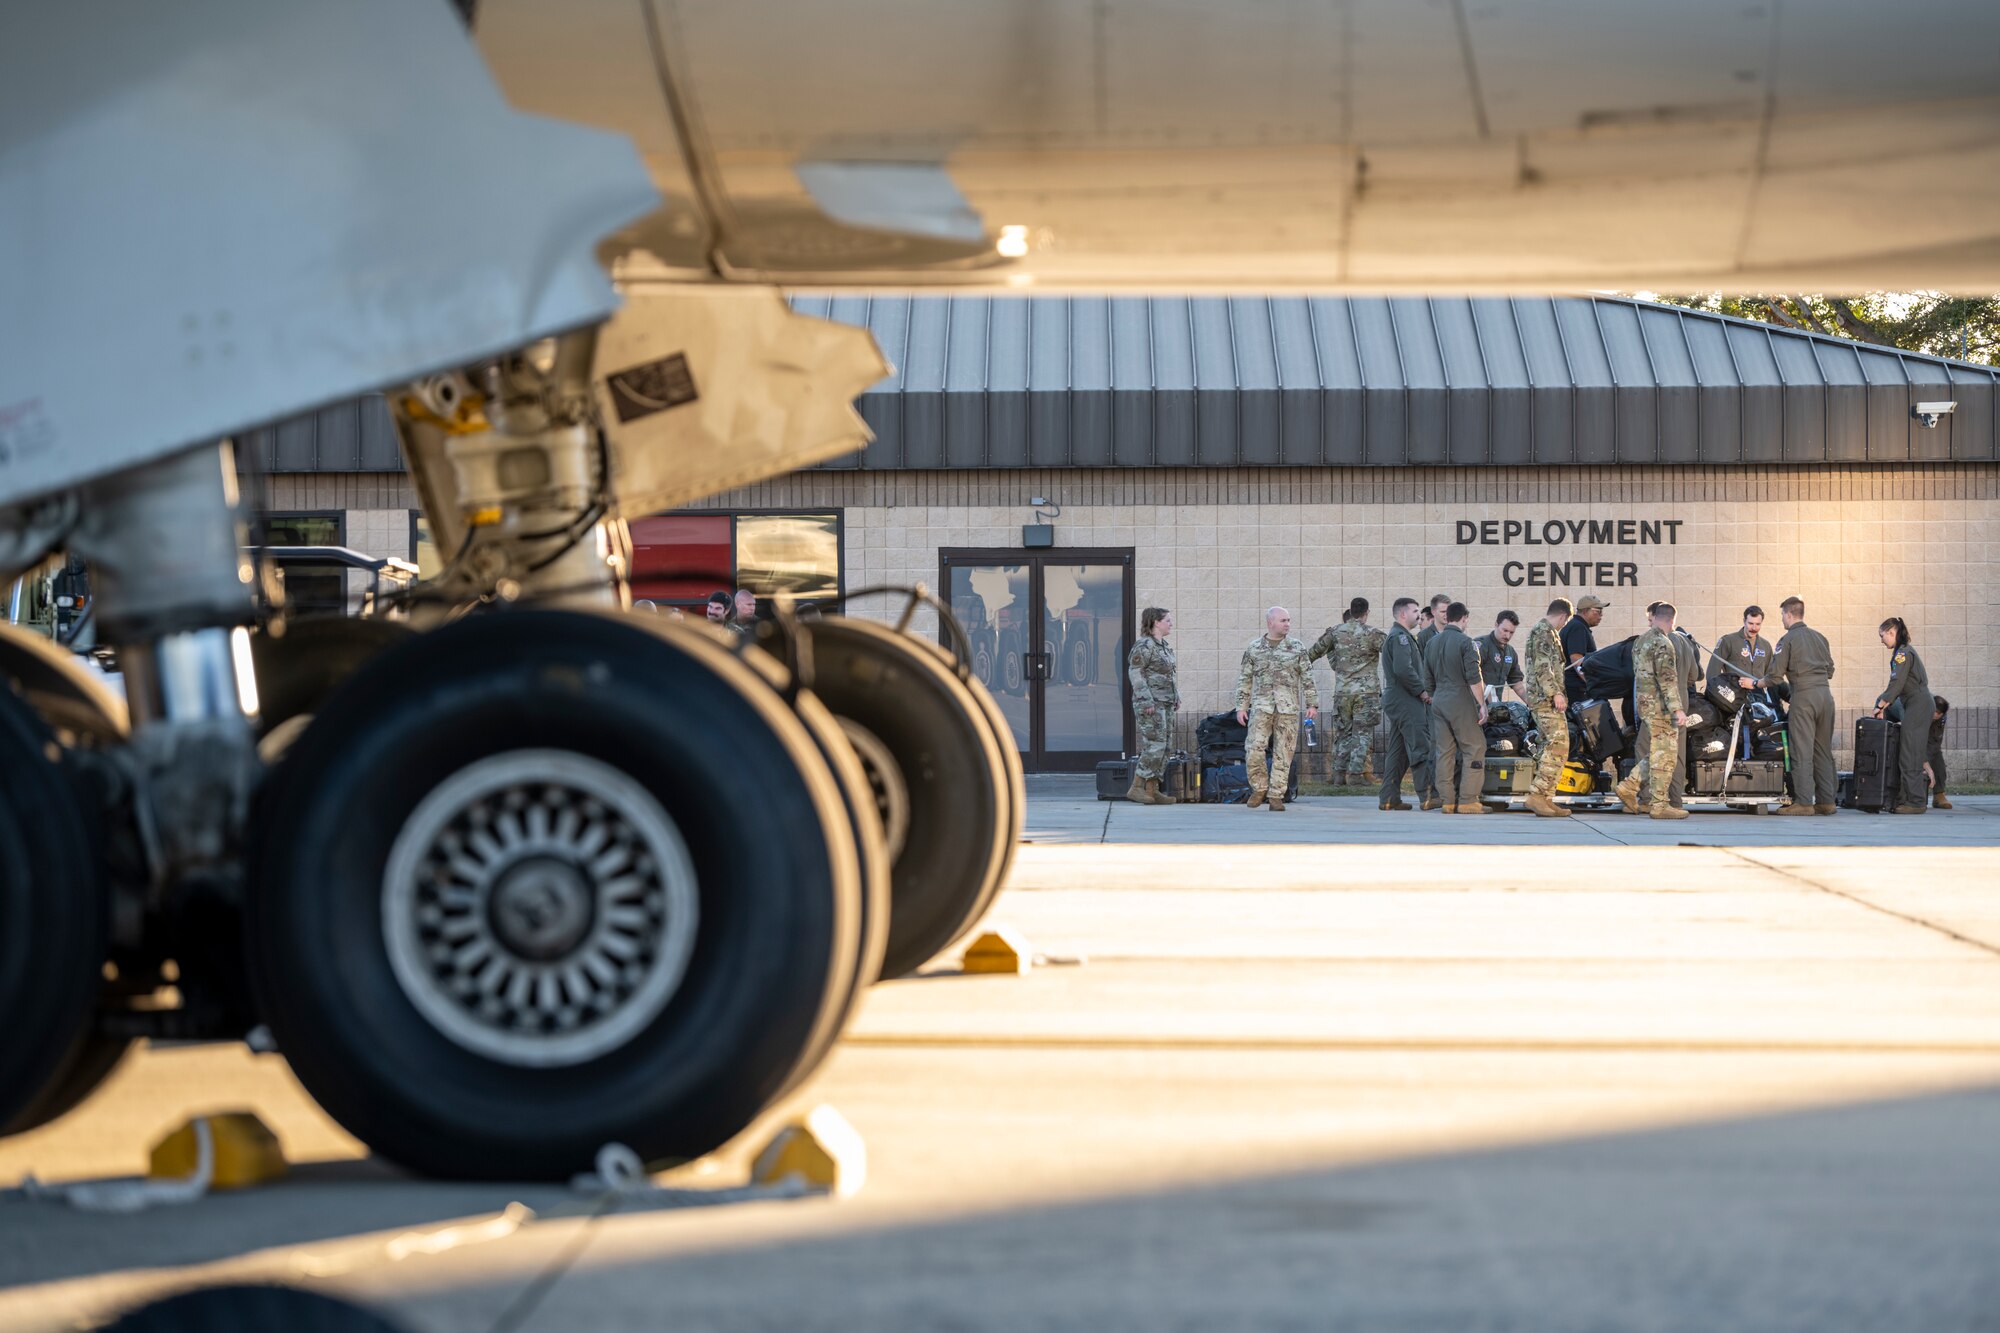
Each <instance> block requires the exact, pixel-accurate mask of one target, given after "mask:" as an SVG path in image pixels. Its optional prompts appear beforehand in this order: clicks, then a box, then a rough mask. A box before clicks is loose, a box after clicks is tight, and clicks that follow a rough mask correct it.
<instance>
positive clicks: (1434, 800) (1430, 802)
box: [1424, 796, 1444, 810]
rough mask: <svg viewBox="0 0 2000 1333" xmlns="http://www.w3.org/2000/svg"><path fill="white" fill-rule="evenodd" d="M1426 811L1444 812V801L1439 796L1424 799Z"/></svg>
mask: <svg viewBox="0 0 2000 1333" xmlns="http://www.w3.org/2000/svg"><path fill="white" fill-rule="evenodd" d="M1424 809H1426V810H1442V809H1444V799H1443V798H1442V797H1438V796H1426V797H1425V798H1424Z"/></svg>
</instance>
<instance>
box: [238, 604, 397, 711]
mask: <svg viewBox="0 0 2000 1333" xmlns="http://www.w3.org/2000/svg"><path fill="white" fill-rule="evenodd" d="M414 633H416V631H415V630H413V629H411V628H410V627H409V626H407V625H404V624H402V623H400V622H398V621H394V620H364V619H361V618H359V617H356V616H313V617H309V618H307V619H304V620H293V621H288V622H287V623H286V625H285V632H284V633H283V634H281V635H276V636H273V635H271V634H268V633H257V634H253V635H251V636H250V660H251V661H252V662H253V663H254V664H255V666H256V671H257V703H258V718H257V734H258V735H259V736H268V735H270V734H271V732H272V731H273V730H274V729H275V728H277V727H278V726H280V725H282V724H283V723H286V722H289V721H291V720H292V719H293V718H295V717H302V716H305V715H307V714H311V713H316V712H318V711H319V707H320V705H321V704H322V703H324V702H326V700H327V699H328V698H329V697H330V696H331V695H332V694H333V692H334V691H335V690H336V689H338V688H340V686H341V685H342V684H343V683H344V682H345V681H346V680H347V679H348V678H349V677H350V676H352V675H353V674H354V673H355V672H357V671H359V670H361V668H362V667H364V666H366V665H368V663H369V661H370V660H372V659H373V658H374V657H375V655H376V654H377V653H380V652H383V651H384V650H386V649H388V648H392V647H394V646H395V645H396V644H399V643H401V642H403V640H405V639H407V638H409V637H410V636H411V635H412V634H414Z"/></svg>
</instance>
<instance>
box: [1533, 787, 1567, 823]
mask: <svg viewBox="0 0 2000 1333" xmlns="http://www.w3.org/2000/svg"><path fill="white" fill-rule="evenodd" d="M1527 806H1528V810H1529V812H1530V813H1532V814H1535V815H1538V816H1540V817H1541V818H1543V819H1561V818H1562V817H1563V816H1564V815H1567V814H1568V813H1569V811H1567V810H1565V809H1563V808H1562V807H1561V806H1559V805H1557V804H1556V803H1555V802H1554V801H1551V800H1550V799H1549V798H1548V797H1546V796H1544V795H1542V794H1541V793H1540V792H1538V791H1531V792H1529V793H1528V800H1527Z"/></svg>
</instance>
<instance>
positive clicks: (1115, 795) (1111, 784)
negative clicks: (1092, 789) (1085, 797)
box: [1097, 759, 1133, 801]
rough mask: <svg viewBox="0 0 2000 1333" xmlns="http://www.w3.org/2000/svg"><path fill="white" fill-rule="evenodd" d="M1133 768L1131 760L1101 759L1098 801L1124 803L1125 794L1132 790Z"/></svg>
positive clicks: (1099, 764) (1099, 761)
mask: <svg viewBox="0 0 2000 1333" xmlns="http://www.w3.org/2000/svg"><path fill="white" fill-rule="evenodd" d="M1132 768H1133V763H1132V761H1131V760H1130V759H1100V760H1098V761H1097V799H1098V800H1100V801H1122V800H1124V799H1125V793H1126V792H1128V791H1130V790H1131V789H1132Z"/></svg>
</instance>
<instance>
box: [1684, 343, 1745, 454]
mask: <svg viewBox="0 0 2000 1333" xmlns="http://www.w3.org/2000/svg"><path fill="white" fill-rule="evenodd" d="M1676 317H1677V319H1678V320H1679V325H1680V327H1679V333H1680V337H1681V340H1682V343H1683V345H1684V346H1685V347H1686V349H1687V356H1688V366H1689V368H1690V370H1691V371H1692V372H1693V375H1694V378H1695V381H1696V383H1697V384H1699V385H1700V388H1699V389H1697V390H1696V391H1695V414H1696V417H1697V422H1696V429H1695V437H1696V443H1697V446H1698V448H1699V450H1700V453H1699V455H1698V457H1697V458H1696V459H1695V460H1691V461H1699V462H1712V461H1715V460H1718V459H1720V460H1728V461H1732V462H1733V461H1734V460H1736V459H1738V458H1740V457H1742V453H1743V388H1742V384H1741V380H1740V378H1739V376H1738V375H1737V373H1736V365H1735V362H1734V361H1733V360H1732V358H1731V352H1730V347H1729V334H1728V331H1727V330H1726V329H1725V328H1724V327H1723V326H1722V325H1721V324H1718V323H1716V322H1715V321H1714V320H1708V319H1685V318H1679V316H1678V314H1677V316H1676Z"/></svg>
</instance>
